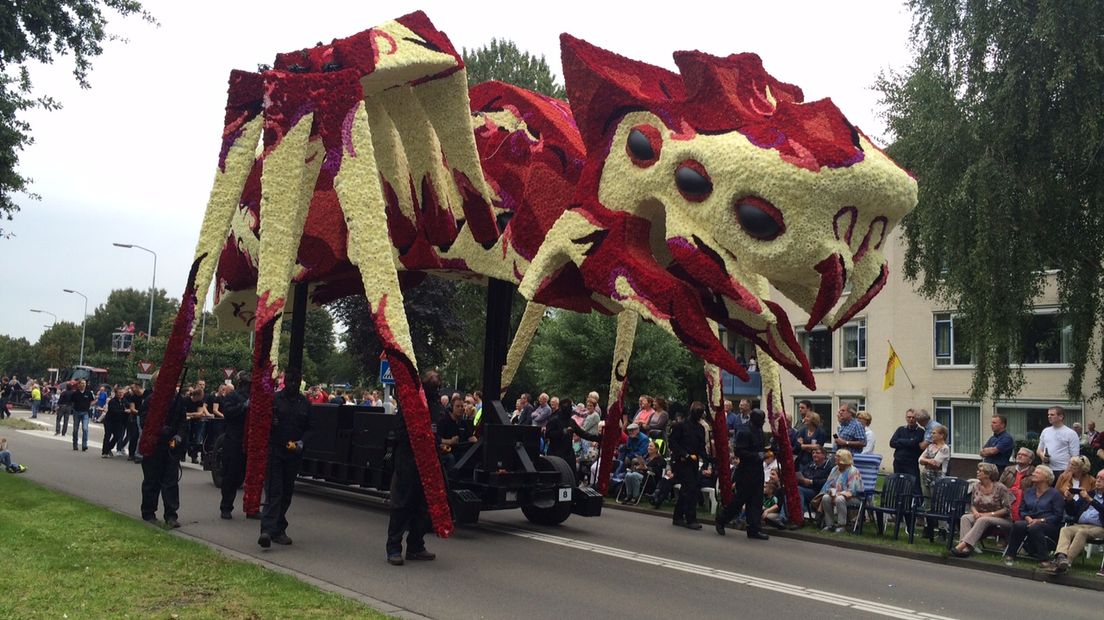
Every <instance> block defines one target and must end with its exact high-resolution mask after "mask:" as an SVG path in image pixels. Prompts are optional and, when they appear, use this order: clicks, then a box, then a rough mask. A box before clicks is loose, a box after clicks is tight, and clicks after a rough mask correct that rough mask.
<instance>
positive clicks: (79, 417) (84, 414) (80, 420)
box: [73, 410, 92, 450]
mask: <svg viewBox="0 0 1104 620" xmlns="http://www.w3.org/2000/svg"><path fill="white" fill-rule="evenodd" d="M91 417H92V413H91V412H90V411H88V410H85V411H73V449H74V450H76V449H77V433H78V432H79V431H80V430H82V429H83V430H84V438H83V441H82V443H81V449H82V450H87V449H88V420H89V418H91Z"/></svg>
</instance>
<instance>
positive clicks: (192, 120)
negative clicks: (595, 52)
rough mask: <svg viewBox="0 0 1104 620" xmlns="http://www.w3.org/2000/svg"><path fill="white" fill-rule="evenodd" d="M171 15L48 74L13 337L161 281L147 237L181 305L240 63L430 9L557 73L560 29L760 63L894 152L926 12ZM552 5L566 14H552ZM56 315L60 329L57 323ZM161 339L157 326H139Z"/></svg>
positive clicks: (630, 51) (158, 11)
mask: <svg viewBox="0 0 1104 620" xmlns="http://www.w3.org/2000/svg"><path fill="white" fill-rule="evenodd" d="M145 4H146V5H147V8H148V9H149V10H150V11H151V12H152V13H153V14H154V16H155V17H156V18H157V19H158V20H159V21H160V24H161V25H160V27H159V28H158V27H154V26H151V25H149V24H146V23H144V22H142V21H141V20H139V19H136V18H130V19H127V20H120V19H113V20H112V21H111V23H110V30H111V31H112V32H114V33H116V34H119V35H122V36H124V37H126V38H127V39H129V42H127V43H122V42H113V43H108V44H106V45H105V51H104V54H103V55H102V56H100V57H98V58H96V59H94V61H93V62H94V69H93V71H92V73H91V75H90V82H91V85H92V88H91V89H90V90H81V89H79V88H78V87H77V86H76V85H75V83H74V82H73V80H72V76H71V69H72V65H71V60H70V59H67V58H62V59H60V60H59V61H58V62H57V63H56V64H55V65H54V66H51V67H36V68H34V69H33V73H32V79H33V80H34V82H35V86H36V93H37V94H49V95H52V96H53V97H55V98H57V99H58V100H60V101H61V102H62V103H63V104H64V106H65V107H64V109H62V110H60V111H57V112H49V113H47V112H35V113H33V114H27V115H25V116H24V118H25V119H26V120H27V121H29V122H30V123H31V124H32V127H33V135H34V138H35V144H34V145H33V146H31V147H30V148H29V149H27V150H26V151H25V152H23V154H22V156H21V158H20V170H21V172H22V173H23V174H24V175H26V176H30V177H32V178H33V179H34V182H33V185H32V187H33V190H34V191H35V192H37V193H38V194H40V195H41V196H42V200H41V201H40V202H34V201H30V200H25V199H22V198H20V199H18V202H19V204H20V205H21V206H22V207H23V210H22V211H21V212H20V213H18V214H16V216H15V221H13V222H3V228H4V229H5V230H6V231H9V232H11V233H14V235H15V237H14V238H12V239H8V240H0V261H2V262H0V264H2V265H4V271H5V272H6V273H7V274H8V277H7V278H6V282H5V285H4V291H3V299H4V301H5V302H6V303H5V304H4V310H3V312H0V333H3V334H9V335H12V336H16V337H25V338H27V339H28V340H30V341H31V342H34V341H36V340H37V339H38V337H39V335H40V334H41V333H42V331H43V329H44V323H45V325H46V326H48V325H49V323H50V321H51V319H50V317H49V316H47V315H42V314H34V313H31V312H30V311H29V309H30V308H39V309H42V310H47V311H50V312H53V313H55V314H57V315H58V318H59V320H69V321H74V322H78V323H79V322H80V320H81V314H82V311H83V300H82V299H81V298H80V297H79V296H76V295H70V294H66V293H63V292H62V289H65V288H69V289H76V290H79V291H81V292H83V293H84V294H86V295H87V296H88V298H89V304H88V310H89V313H91V312H92V311H93V310H94V309H95V307H96V306H98V305H100V304H102V303H103V302H104V301H105V300H106V299H107V295H108V293H109V292H110V291H111V290H112V289H114V288H124V287H133V288H145V287H148V286H149V285H150V279H151V276H152V274H153V263H152V257H151V256H150V255H148V254H146V253H144V252H141V251H139V250H125V249H119V248H115V247H112V245H111V244H112V242H120V243H135V244H139V245H143V246H146V247H149V248H151V249H153V250H155V251H156V252H157V253H158V263H157V286H158V288H164V289H166V290H167V291H168V293H169V295H170V296H173V297H179V296H180V293H181V291H182V290H183V287H184V279H185V277H186V276H187V270H188V267H189V266H190V261H191V257H192V254H193V252H194V249H195V242H196V237H197V235H198V234H199V226H200V222H201V220H202V217H203V210H204V208H205V206H206V202H207V196H208V193H209V192H210V188H211V182H212V180H213V178H214V169H215V164H216V162H217V156H218V149H219V145H220V137H221V132H222V114H223V107H224V105H225V100H226V80H227V77H228V75H229V72H230V70H231V69H235V68H239V69H249V70H252V69H255V68H256V66H257V64H258V63H271V62H272V60H273V57H274V56H275V54H276V53H277V52H285V51H292V50H296V49H301V48H303V47H310V46H313V45H314V44H315V43H316V42H318V41H330V40H331V39H334V38H340V37H345V36H348V35H351V34H353V33H355V32H358V31H361V30H365V29H367V28H370V27H372V26H374V25H376V24H379V23H381V22H384V21H387V20H389V19H393V18H395V17H398V16H401V15H404V14H406V13H409V12H411V11H414V10H418V9H422V10H424V11H425V12H426V13H427V14H428V15H429V17H430V18H431V19H432V20H433V22H434V23H435V24H436V26H437V27H438V28H439V29H441V30H443V31H444V32H446V33H447V34H448V35H449V37H450V38H451V39H452V42H453V44H454V45H455V46H456V47H457V48H462V47H467V48H473V47H479V46H481V45H484V44H486V43H487V42H489V41H490V40H491V39H492V38H494V37H498V38H506V39H511V40H513V41H514V42H516V43H517V45H518V46H519V47H520V48H521V49H523V50H526V51H528V52H530V53H532V54H536V55H544V56H545V57H546V59H547V60H548V63H549V65H550V66H551V67H552V68H553V70H554V71H555V72H556V74H557V75H561V73H562V72H561V70H560V66H559V38H558V37H559V34H560V33H562V32H569V33H571V34H573V35H575V36H577V37H580V38H583V39H586V40H587V41H590V42H591V43H594V44H596V45H599V46H601V47H604V48H607V49H610V50H613V51H616V52H618V53H620V54H622V55H624V56H628V57H630V58H636V59H639V60H643V61H646V62H650V63H653V64H657V65H661V66H664V67H668V68H670V69H674V68H675V67H674V64H673V63H672V61H671V53H672V52H674V51H676V50H686V49H699V50H702V51H705V52H709V53H712V54H716V55H727V54H730V53H737V52H755V53H757V54H759V55H760V56H761V57H762V58H763V62H764V65H765V66H766V68H767V71H769V72H770V73H771V74H773V75H774V76H775V77H776V78H778V79H780V80H782V81H785V82H790V83H794V84H797V85H798V86H800V87H801V88H802V89H803V90H804V92H805V96H806V99H807V100H814V99H819V98H822V97H831V98H832V99H833V100H834V101H835V102H836V104H837V105H838V106H839V108H840V109H841V110H843V112H844V114H846V115H847V117H848V118H849V120H851V122H852V123H854V124H856V125H858V126H859V127H861V128H862V129H863V130H864V131H865V132H866V133H867V134H869V135H870V136H871V137H872V138H874V139H875V141H878V142H882V143H883V144H884V142H885V139H884V137H885V136H884V134H885V128H884V123H883V122H882V121H881V119H880V117H879V105H878V95H877V93H875V92H874V91H873V90H872V86H873V84H874V82H875V80H876V78H877V76H878V74H879V72H881V71H883V70H887V69H895V70H901V69H903V68H905V67H906V65H907V64H908V62H909V48H908V32H909V26H910V23H911V18H910V16H909V14H908V12H907V10H906V9H905V8H904V7H903V5H902V4H901V3H899V2H895V1H892V0H884V1H862V2H858V1H855V2H814V1H807V2H806V1H803V2H794V1H789V2H787V1H779V2H773V3H762V2H743V1H737V0H734V1H728V2H717V3H715V4H712V3H709V2H694V3H686V2H674V3H672V4H669V5H667V6H666V8H665V9H663V10H657V9H652V10H647V11H643V12H639V13H634V12H633V11H632V10H631V9H628V8H624V7H626V6H646V7H658V6H662V5H658V4H654V3H650V2H648V3H646V2H635V3H615V2H596V1H594V0H590V1H588V2H575V1H571V0H560V1H559V2H556V3H554V4H555V5H556V6H557V7H558V8H557V10H556V11H555V12H551V13H544V14H541V13H538V12H537V11H536V10H535V9H534V8H533V7H534V6H537V5H536V4H535V3H529V2H524V1H522V2H517V3H515V4H502V3H490V2H488V3H486V4H480V3H476V2H434V1H432V0H424V1H422V2H405V1H394V2H365V1H364V0H360V1H358V2H316V3H301V2H295V3H291V2H282V1H278V0H270V1H267V2H259V1H255V0H251V1H236V2H226V1H222V2H211V1H206V0H203V1H199V0H193V1H191V2H186V3H185V2H170V1H161V0H149V1H147V2H146V3H145ZM550 4H553V3H550ZM44 319H45V320H44ZM134 319H135V321H136V322H137V323H138V324H139V325H141V327H142V329H144V328H145V323H146V317H145V316H141V317H134Z"/></svg>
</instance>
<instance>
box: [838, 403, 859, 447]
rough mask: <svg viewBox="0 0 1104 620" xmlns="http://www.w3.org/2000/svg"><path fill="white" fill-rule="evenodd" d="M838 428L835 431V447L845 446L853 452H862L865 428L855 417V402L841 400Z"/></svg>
mask: <svg viewBox="0 0 1104 620" xmlns="http://www.w3.org/2000/svg"><path fill="white" fill-rule="evenodd" d="M836 417H837V419H838V420H839V429H838V430H837V431H836V437H835V444H836V449H837V450H838V449H840V448H846V449H848V450H851V451H852V453H854V452H862V449H863V447H864V446H865V445H866V428H865V427H864V426H863V425H862V422H859V421H858V420H856V419H855V403H848V402H841V403H840V408H839V412H838V413H837V416H836Z"/></svg>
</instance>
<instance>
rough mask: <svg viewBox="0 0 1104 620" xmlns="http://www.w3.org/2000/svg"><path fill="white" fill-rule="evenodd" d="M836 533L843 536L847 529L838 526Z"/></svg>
mask: <svg viewBox="0 0 1104 620" xmlns="http://www.w3.org/2000/svg"><path fill="white" fill-rule="evenodd" d="M834 531H835V533H837V534H842V533H844V532H845V531H846V529H845V528H843V527H839V526H837V527H836V529H835V530H834Z"/></svg>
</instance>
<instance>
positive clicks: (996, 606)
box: [8, 416, 1102, 620]
mask: <svg viewBox="0 0 1104 620" xmlns="http://www.w3.org/2000/svg"><path fill="white" fill-rule="evenodd" d="M46 421H48V422H50V423H52V418H50V417H49V416H47V417H46ZM8 435H9V437H10V438H11V441H12V448H13V450H14V452H15V456H16V457H17V458H18V460H19V461H20V462H23V463H25V464H27V466H28V467H29V468H30V471H29V472H28V473H27V474H25V475H26V476H27V477H29V478H31V479H33V480H35V481H37V482H40V483H42V484H44V485H46V486H49V487H52V488H55V489H58V490H60V491H64V492H66V493H70V494H72V495H75V496H79V497H83V498H86V499H88V500H90V501H93V502H95V503H98V504H101V505H103V506H106V507H108V508H110V509H112V510H116V511H119V512H122V513H126V514H130V515H133V516H134V517H135V518H136V519H137V518H138V504H139V493H138V488H139V482H140V479H141V471H140V469H141V468H140V467H138V466H135V465H133V464H131V463H128V462H126V461H125V460H124V459H111V460H108V459H101V458H100V457H99V450H98V444H97V447H96V448H90V449H89V451H88V452H86V453H80V452H73V451H72V447H71V443H70V442H69V441H68V440H65V441H62V440H61V439H60V438H55V437H53V431H52V427H51V430H49V431H43V432H36V431H21V432H20V431H13V432H9V433H8ZM93 438H94V440H98V438H99V432H98V431H94V433H93ZM181 497H182V504H183V506H182V508H181V511H180V521H181V523H182V524H183V528H181V530H179V532H181V533H183V534H185V535H188V536H191V537H194V538H196V539H199V540H202V541H205V542H208V543H210V544H214V545H218V546H220V547H223V548H226V549H230V550H234V551H236V552H240V553H242V554H245V555H248V556H251V557H254V558H259V559H261V560H263V561H266V562H269V563H271V564H273V565H276V566H280V567H284V568H286V569H288V570H290V571H293V572H296V573H298V574H301V575H307V576H310V577H312V578H314V579H317V580H320V581H322V582H324V583H327V584H332V585H333V586H335V587H337V588H341V589H345V590H347V591H351V592H354V593H359V594H361V595H363V596H365V597H371V598H374V599H377V600H378V601H384V602H386V603H387V604H390V605H394V606H396V607H398V608H401V609H405V610H409V611H410V612H413V613H415V614H420V615H424V616H428V617H433V618H510V619H514V618H518V617H525V618H533V619H538V618H555V619H557V620H561V619H563V618H570V617H580V616H583V617H598V618H618V617H624V618H678V617H680V616H685V615H688V614H693V617H695V618H722V617H724V618H732V617H736V618H750V617H754V616H761V615H763V616H765V615H769V616H771V617H779V618H795V617H809V614H816V616H815V617H818V618H875V617H896V618H917V619H923V620H939V619H940V618H984V619H991V618H996V617H1000V616H1002V615H1007V616H1013V614H1014V617H1016V618H1055V617H1060V618H1063V619H1070V620H1072V619H1079V618H1086V619H1088V618H1094V619H1096V618H1100V609H1101V607H1100V603H1101V600H1102V599H1101V595H1100V593H1099V592H1092V591H1087V590H1081V589H1076V588H1067V587H1063V586H1056V585H1048V584H1045V583H1039V582H1033V581H1028V580H1023V579H1016V578H1012V577H1007V576H1002V575H995V574H990V573H986V572H980V571H974V570H969V569H964V568H958V567H954V566H942V565H936V564H929V563H925V562H917V561H914V560H908V559H903V558H893V557H886V556H882V555H877V554H871V553H867V552H862V551H851V550H846V549H832V548H831V547H828V546H825V545H817V544H811V543H805V542H801V541H796V540H785V539H779V538H775V539H772V540H771V541H769V542H766V543H762V542H754V543H753V541H750V540H747V539H746V538H745V537H744V536H742V535H739V534H740V533H739V532H732V533H730V535H729V536H727V537H725V538H720V537H718V536H716V534H714V533H713V532H712V531H710V530H708V529H705V530H701V531H698V532H693V531H690V530H685V529H675V528H672V527H671V526H670V525H669V524H668V523H666V522H665V520H662V519H659V518H656V517H654V516H649V515H644V514H637V513H630V512H623V511H614V510H607V511H606V514H605V516H603V517H600V518H597V519H584V518H581V517H572V518H571V519H569V520H568V521H567V523H566V524H564V525H563V526H560V527H547V528H545V527H537V526H533V525H531V524H529V523H528V522H527V521H525V519H524V517H523V516H522V515H521V513H520V511H509V512H500V513H487V514H485V515H483V516H482V519H481V523H480V525H478V526H473V527H461V528H459V529H458V531H457V533H456V534H455V535H454V536H453V538H451V539H449V540H446V541H439V540H431V541H429V547H430V550H432V551H435V552H437V554H438V560H437V561H435V562H428V563H417V564H410V563H408V564H407V565H406V566H403V567H392V566H390V565H388V564H386V562H385V561H384V553H383V542H384V537H385V533H386V529H387V513H386V512H385V511H384V510H382V509H379V508H372V507H367V506H364V505H362V504H359V503H354V502H349V501H345V500H340V499H336V498H332V497H320V496H316V495H313V494H304V493H300V494H297V495H296V498H295V502H294V503H293V505H292V507H291V510H290V512H289V519H290V521H291V527H290V528H289V530H288V533H289V535H290V536H291V537H292V538H293V539H294V540H295V544H294V545H293V546H291V547H279V546H274V547H273V548H272V549H270V550H262V549H260V548H259V547H257V545H256V538H257V534H258V524H257V522H256V521H246V520H244V519H241V518H235V519H234V520H232V521H223V520H221V519H219V516H218V494H217V490H216V489H215V488H214V486H213V485H212V484H211V479H210V475H209V474H206V473H205V472H202V471H200V470H198V469H195V468H193V467H191V466H190V467H188V468H186V469H185V471H184V475H183V480H182V482H181ZM733 534H737V535H733Z"/></svg>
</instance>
